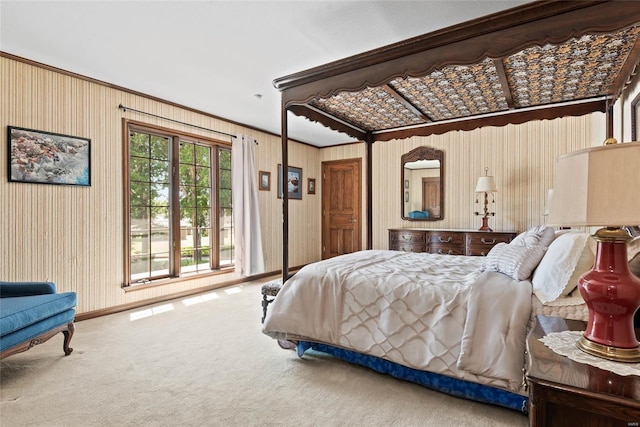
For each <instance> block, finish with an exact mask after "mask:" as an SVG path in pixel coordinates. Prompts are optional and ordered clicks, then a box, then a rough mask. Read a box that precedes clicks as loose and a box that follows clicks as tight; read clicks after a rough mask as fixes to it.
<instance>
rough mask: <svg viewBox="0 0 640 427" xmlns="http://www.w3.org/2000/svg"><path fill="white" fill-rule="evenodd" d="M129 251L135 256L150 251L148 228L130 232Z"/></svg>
mask: <svg viewBox="0 0 640 427" xmlns="http://www.w3.org/2000/svg"><path fill="white" fill-rule="evenodd" d="M131 253H132V254H133V255H136V256H137V255H145V254H148V253H150V247H149V231H148V230H142V231H137V232H134V233H131Z"/></svg>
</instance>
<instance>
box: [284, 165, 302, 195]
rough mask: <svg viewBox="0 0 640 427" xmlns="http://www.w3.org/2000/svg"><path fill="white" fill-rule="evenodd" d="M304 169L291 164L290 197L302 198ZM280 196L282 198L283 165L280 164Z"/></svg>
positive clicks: (288, 185) (288, 187)
mask: <svg viewBox="0 0 640 427" xmlns="http://www.w3.org/2000/svg"><path fill="white" fill-rule="evenodd" d="M301 186H302V169H301V168H296V167H294V166H289V171H288V173H287V190H288V192H289V196H288V197H289V198H290V199H294V200H295V199H297V200H302V187H301ZM278 198H282V165H281V164H278Z"/></svg>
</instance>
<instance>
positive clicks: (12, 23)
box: [0, 0, 528, 146]
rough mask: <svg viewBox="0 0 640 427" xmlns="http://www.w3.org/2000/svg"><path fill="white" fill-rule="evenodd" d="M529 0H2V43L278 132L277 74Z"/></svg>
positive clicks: (307, 137)
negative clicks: (275, 80)
mask: <svg viewBox="0 0 640 427" xmlns="http://www.w3.org/2000/svg"><path fill="white" fill-rule="evenodd" d="M527 2H528V1H506V0H505V1H435V0H429V1H184V0H181V1H8V0H0V50H1V51H4V52H7V53H11V54H14V55H17V56H21V57H24V58H27V59H31V60H34V61H37V62H41V63H44V64H47V65H51V66H54V67H58V68H61V69H64V70H68V71H71V72H74V73H78V74H81V75H84V76H87V77H91V78H94V79H98V80H102V81H105V82H107V83H111V84H114V85H118V86H121V87H124V88H127V89H131V90H135V91H138V92H142V93H146V94H149V95H152V96H155V97H158V98H161V99H164V100H167V101H171V102H175V103H178V104H181V105H185V106H188V107H191V108H194V109H197V110H201V111H203V112H206V113H210V114H214V115H216V116H220V117H223V118H226V119H229V120H233V121H236V122H240V123H244V124H247V125H250V126H253V127H256V128H259V129H262V130H265V131H269V132H273V133H275V134H280V94H279V92H278V91H277V90H276V89H275V88H274V87H273V84H272V81H273V80H274V79H275V78H278V77H282V76H285V75H288V74H292V73H295V72H298V71H302V70H306V69H308V68H311V67H315V66H318V65H322V64H324V63H327V62H331V61H335V60H338V59H341V58H344V57H347V56H351V55H355V54H358V53H361V52H364V51H367V50H371V49H375V48H378V47H380V46H383V45H387V44H390V43H394V42H397V41H400V40H403V39H407V38H410V37H413V36H417V35H420V34H424V33H428V32H431V31H434V30H437V29H440V28H444V27H448V26H450V25H454V24H457V23H460V22H464V21H467V20H470V19H473V18H476V17H479V16H484V15H487V14H490V13H493V12H497V11H500V10H504V9H508V8H511V7H515V6H518V5H521V4H523V3H527ZM256 94H260V95H261V98H259V97H257V96H256ZM115 107H116V106H114V108H115ZM289 137H290V138H294V139H297V140H299V141H303V142H306V143H309V144H312V145H315V146H328V145H334V144H340V143H345V142H348V141H351V139H350V138H349V137H348V136H346V135H344V134H341V133H338V132H335V131H332V130H329V129H327V128H325V127H323V126H322V125H320V124H317V123H312V122H310V121H308V120H306V119H303V118H300V117H296V116H293V115H291V114H290V117H289Z"/></svg>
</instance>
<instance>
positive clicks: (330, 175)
mask: <svg viewBox="0 0 640 427" xmlns="http://www.w3.org/2000/svg"><path fill="white" fill-rule="evenodd" d="M361 174H362V161H361V159H347V160H336V161H331V162H322V259H326V258H331V257H334V256H337V255H342V254H348V253H351V252H356V251H359V250H361V248H362V238H361V230H362V182H361Z"/></svg>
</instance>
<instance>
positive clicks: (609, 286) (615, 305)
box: [548, 140, 640, 362]
mask: <svg viewBox="0 0 640 427" xmlns="http://www.w3.org/2000/svg"><path fill="white" fill-rule="evenodd" d="M608 141H609V140H608ZM614 141H615V140H614ZM553 188H554V192H553V198H552V200H551V206H550V208H549V220H548V224H549V225H556V226H578V227H594V226H603V227H604V228H601V229H599V230H597V231H596V232H595V234H594V235H593V238H594V239H595V240H596V242H597V246H596V254H595V261H594V265H593V269H592V270H591V271H588V272H587V273H585V274H583V275H582V277H580V279H579V280H578V288H579V289H580V293H581V295H582V297H583V298H584V300H585V302H586V304H587V307H588V309H589V322H588V324H587V329H586V331H585V332H584V334H583V336H582V338H581V339H580V340H579V341H578V343H577V345H578V347H579V348H580V349H581V350H583V351H585V352H587V353H589V354H592V355H595V356H598V357H602V358H605V359H609V360H615V361H620V362H640V343H638V340H637V339H636V335H635V332H634V328H633V315H634V313H635V311H636V310H637V309H638V307H639V306H640V280H639V279H637V278H636V277H635V276H633V275H632V274H631V273H630V271H629V265H628V263H627V242H628V241H629V240H631V237H630V236H629V234H628V233H627V232H626V231H624V230H623V229H622V228H620V227H622V226H625V225H639V224H640V142H630V143H624V144H615V143H612V144H608V145H604V146H601V147H594V148H588V149H586V150H581V151H576V152H573V153H569V154H566V155H563V156H560V157H559V158H558V161H557V167H556V180H555V185H554V187H553Z"/></svg>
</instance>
